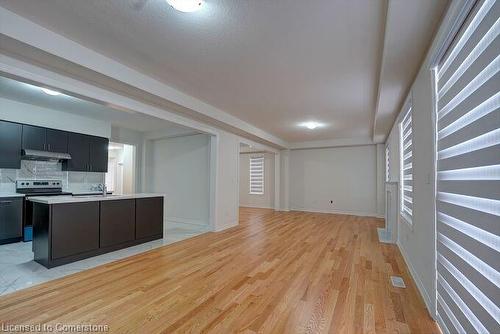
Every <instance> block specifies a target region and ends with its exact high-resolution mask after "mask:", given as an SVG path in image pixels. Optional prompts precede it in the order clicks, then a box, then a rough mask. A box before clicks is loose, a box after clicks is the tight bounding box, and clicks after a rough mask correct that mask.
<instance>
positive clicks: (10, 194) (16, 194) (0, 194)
mask: <svg viewBox="0 0 500 334" xmlns="http://www.w3.org/2000/svg"><path fill="white" fill-rule="evenodd" d="M0 197H24V194H18V193H2V192H0Z"/></svg>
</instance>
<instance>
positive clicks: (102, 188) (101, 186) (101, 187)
mask: <svg viewBox="0 0 500 334" xmlns="http://www.w3.org/2000/svg"><path fill="white" fill-rule="evenodd" d="M98 189H99V190H100V191H102V196H107V195H108V188H107V187H106V185H105V184H104V183H99V186H98Z"/></svg>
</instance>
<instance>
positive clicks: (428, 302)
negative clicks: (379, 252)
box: [396, 239, 436, 320]
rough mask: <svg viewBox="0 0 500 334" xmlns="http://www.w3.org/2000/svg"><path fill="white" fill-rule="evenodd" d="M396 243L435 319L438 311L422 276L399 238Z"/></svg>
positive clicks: (428, 309) (426, 305)
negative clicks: (433, 304)
mask: <svg viewBox="0 0 500 334" xmlns="http://www.w3.org/2000/svg"><path fill="white" fill-rule="evenodd" d="M396 245H398V248H399V252H400V253H401V255H402V256H403V260H404V261H405V264H406V266H407V267H408V270H409V271H410V275H411V277H412V279H413V281H414V282H415V284H416V285H417V289H418V292H419V293H420V296H421V297H422V299H423V300H424V303H425V307H426V308H427V311H428V312H429V314H430V315H431V316H432V318H433V319H434V320H435V319H436V312H435V311H434V310H433V309H432V303H431V298H430V296H429V294H428V293H427V290H425V287H424V283H422V281H421V280H420V277H419V276H418V274H417V271H416V270H415V268H413V266H412V264H411V261H409V259H408V255H407V254H406V250H405V249H404V247H403V246H402V245H401V243H400V241H399V239H398V241H397V242H396Z"/></svg>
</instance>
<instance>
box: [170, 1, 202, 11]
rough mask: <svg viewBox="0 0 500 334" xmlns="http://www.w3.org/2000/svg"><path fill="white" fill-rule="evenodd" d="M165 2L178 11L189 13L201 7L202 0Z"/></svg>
mask: <svg viewBox="0 0 500 334" xmlns="http://www.w3.org/2000/svg"><path fill="white" fill-rule="evenodd" d="M167 3H168V4H169V5H170V6H172V7H173V8H175V9H177V10H178V11H180V12H184V13H191V12H195V11H197V10H198V9H200V8H201V6H202V5H203V0H167Z"/></svg>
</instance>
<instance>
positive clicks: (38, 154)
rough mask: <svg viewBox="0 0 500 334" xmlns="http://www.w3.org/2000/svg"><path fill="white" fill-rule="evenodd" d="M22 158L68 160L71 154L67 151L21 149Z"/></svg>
mask: <svg viewBox="0 0 500 334" xmlns="http://www.w3.org/2000/svg"><path fill="white" fill-rule="evenodd" d="M21 159H23V160H38V161H61V160H70V159H71V155H69V154H68V153H59V152H47V151H38V150H22V157H21Z"/></svg>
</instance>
